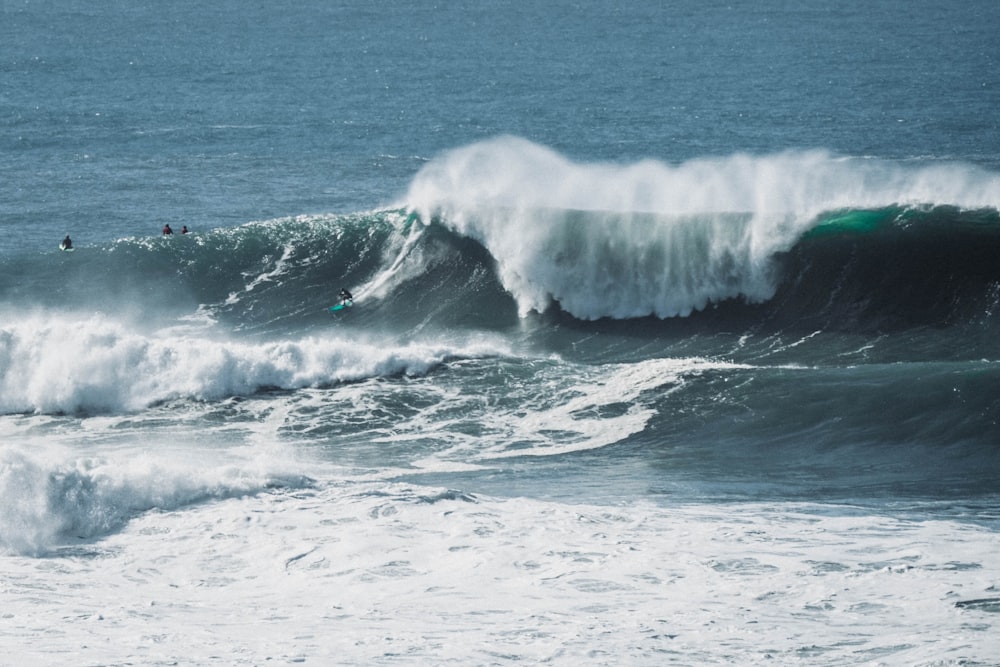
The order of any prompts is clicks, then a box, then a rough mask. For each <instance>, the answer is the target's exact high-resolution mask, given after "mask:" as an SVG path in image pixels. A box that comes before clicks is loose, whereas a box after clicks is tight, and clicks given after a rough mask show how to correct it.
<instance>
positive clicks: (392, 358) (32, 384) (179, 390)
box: [0, 313, 502, 413]
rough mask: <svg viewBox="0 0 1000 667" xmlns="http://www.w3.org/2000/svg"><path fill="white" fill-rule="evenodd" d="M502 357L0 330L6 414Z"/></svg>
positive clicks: (73, 326) (31, 324) (79, 326)
mask: <svg viewBox="0 0 1000 667" xmlns="http://www.w3.org/2000/svg"><path fill="white" fill-rule="evenodd" d="M501 351H502V350H501V347H500V346H498V345H495V344H492V343H489V342H484V341H482V340H473V341H468V342H460V343H448V342H439V343H429V344H420V343H405V344H399V343H395V342H388V343H386V342H383V341H377V340H371V341H365V340H358V339H357V338H351V339H347V338H343V337H338V336H336V335H331V336H327V337H306V338H301V339H298V340H289V341H278V342H237V341H233V340H228V339H225V338H223V337H221V336H216V337H214V338H213V337H209V336H207V335H205V334H204V332H199V333H198V335H192V336H187V335H185V334H184V333H183V331H182V330H179V329H169V330H166V331H165V332H156V331H153V332H148V333H147V332H142V331H138V330H136V329H134V328H128V327H126V326H125V325H123V324H120V323H118V322H117V321H115V320H112V319H109V318H106V317H103V316H99V315H95V316H90V317H79V318H77V317H74V316H70V315H64V314H48V313H39V314H36V315H34V316H23V317H19V318H17V319H16V320H14V322H13V323H11V324H5V325H0V412H4V413H15V412H44V413H58V412H67V413H73V412H77V411H81V410H82V411H87V412H105V411H107V412H117V411H129V410H137V409H140V408H143V407H146V406H149V405H153V404H155V403H157V402H161V401H166V400H171V399H176V398H191V399H198V400H217V399H220V398H225V397H227V396H234V395H247V394H252V393H254V392H255V391H257V390H259V389H260V388H263V387H278V388H283V389H298V388H303V387H311V386H328V385H331V384H335V383H340V382H350V381H356V380H361V379H366V378H371V377H384V376H393V375H420V374H423V373H426V372H428V371H429V370H430V369H432V368H434V367H435V366H437V365H439V364H441V363H443V362H444V361H445V360H448V359H452V358H456V357H478V356H489V355H494V354H498V353H500V352H501Z"/></svg>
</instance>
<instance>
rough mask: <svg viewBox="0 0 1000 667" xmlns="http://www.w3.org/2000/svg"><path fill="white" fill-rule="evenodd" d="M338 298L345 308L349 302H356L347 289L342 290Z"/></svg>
mask: <svg viewBox="0 0 1000 667" xmlns="http://www.w3.org/2000/svg"><path fill="white" fill-rule="evenodd" d="M338 296H340V303H342V304H343V305H345V306H346V305H347V302H348V301H352V302H353V301H354V295H353V294H351V293H350V292H348V291H347V288H345V287H341V288H340V294H339V295H338Z"/></svg>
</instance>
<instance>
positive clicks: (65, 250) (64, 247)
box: [59, 243, 75, 252]
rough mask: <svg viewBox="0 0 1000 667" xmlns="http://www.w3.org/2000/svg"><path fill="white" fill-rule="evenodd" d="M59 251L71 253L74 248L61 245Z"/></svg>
mask: <svg viewBox="0 0 1000 667" xmlns="http://www.w3.org/2000/svg"><path fill="white" fill-rule="evenodd" d="M59 249H60V250H62V251H63V252H73V250H75V248H67V247H66V246H64V245H63V244H61V243H60V244H59Z"/></svg>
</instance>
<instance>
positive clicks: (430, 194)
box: [407, 137, 1000, 318]
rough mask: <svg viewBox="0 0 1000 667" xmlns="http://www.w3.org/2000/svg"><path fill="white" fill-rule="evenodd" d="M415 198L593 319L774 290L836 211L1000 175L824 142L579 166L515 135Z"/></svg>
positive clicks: (433, 175)
mask: <svg viewBox="0 0 1000 667" xmlns="http://www.w3.org/2000/svg"><path fill="white" fill-rule="evenodd" d="M407 201H408V202H409V206H410V207H411V208H412V209H413V210H414V211H416V212H418V213H419V214H420V215H421V217H422V218H423V219H424V220H425V221H430V220H435V219H437V220H440V221H441V222H442V223H444V224H446V225H448V226H449V227H451V228H452V229H454V230H455V231H457V232H459V233H461V234H464V235H467V236H469V237H471V238H474V239H476V240H478V241H479V242H481V243H483V244H484V245H485V246H486V248H487V249H488V250H489V251H490V252H491V253H492V255H493V256H494V257H495V258H496V260H497V263H498V267H499V272H500V278H501V280H502V281H503V284H504V286H505V287H506V288H507V289H508V290H509V291H510V292H511V293H512V294H513V295H514V297H515V298H516V299H517V302H518V305H519V309H520V311H521V313H522V314H525V313H527V312H528V311H530V310H538V311H544V310H545V309H546V308H548V307H549V306H550V305H551V303H552V302H553V301H556V302H558V303H559V304H560V306H561V307H562V308H563V309H565V310H567V311H569V312H570V313H572V314H573V315H576V316H578V317H583V318H598V317H605V316H612V317H617V318H623V317H637V316H644V315H650V314H652V315H656V316H659V317H669V316H675V315H686V314H689V313H690V312H691V311H693V310H696V309H702V308H705V307H706V306H707V305H708V304H709V303H712V302H718V301H722V300H725V299H731V298H735V297H744V298H746V299H748V300H749V301H752V302H759V301H764V300H766V299H768V298H770V297H771V296H773V294H774V290H775V286H776V285H775V275H774V266H773V258H774V255H775V253H778V252H782V251H786V250H788V249H789V248H791V247H792V246H793V245H794V243H795V242H796V241H797V240H798V239H799V237H800V236H801V235H802V233H803V232H804V231H806V230H807V229H809V228H810V227H811V226H812V225H814V224H815V222H816V217H817V216H818V215H819V214H820V213H822V212H824V211H830V210H836V209H841V208H852V207H854V208H863V207H875V206H885V205H889V204H900V205H917V204H924V203H934V204H954V205H957V206H961V207H969V208H973V207H996V206H997V205H998V203H1000V177H998V176H997V175H996V174H992V173H989V172H985V171H982V170H978V169H976V168H974V167H971V166H966V165H956V164H947V165H930V166H927V165H923V166H920V165H917V166H906V165H900V164H896V163H887V162H883V161H878V160H861V159H847V158H835V157H833V156H831V155H830V154H829V153H826V152H823V151H809V152H789V153H781V154H777V155H770V156H759V157H757V156H748V155H734V156H731V157H727V158H712V159H699V160H692V161H690V162H686V163H684V164H680V165H677V166H673V165H669V164H665V163H662V162H657V161H652V160H647V161H643V162H639V163H635V164H630V165H616V164H576V163H573V162H571V161H570V160H567V159H566V158H564V157H562V156H560V155H558V154H556V153H555V152H553V151H551V150H549V149H547V148H544V147H542V146H538V145H536V144H533V143H531V142H528V141H526V140H523V139H517V138H511V137H502V138H498V139H494V140H491V141H485V142H482V143H477V144H473V145H471V146H467V147H464V148H460V149H457V150H455V151H452V152H449V153H446V154H444V155H443V156H441V157H440V158H438V159H436V160H434V161H433V162H431V163H430V164H428V165H427V166H425V167H424V168H423V169H422V170H421V172H420V173H419V174H418V175H417V176H416V177H415V179H414V181H413V183H412V184H411V187H410V190H409V193H408V195H407Z"/></svg>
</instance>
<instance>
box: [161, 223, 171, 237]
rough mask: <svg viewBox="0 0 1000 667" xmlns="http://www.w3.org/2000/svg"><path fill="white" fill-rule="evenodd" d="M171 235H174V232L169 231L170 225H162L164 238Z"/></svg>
mask: <svg viewBox="0 0 1000 667" xmlns="http://www.w3.org/2000/svg"><path fill="white" fill-rule="evenodd" d="M173 233H174V230H172V229H170V224H169V223H167V224H165V225H163V235H164V236H170V235H171V234H173Z"/></svg>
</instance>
